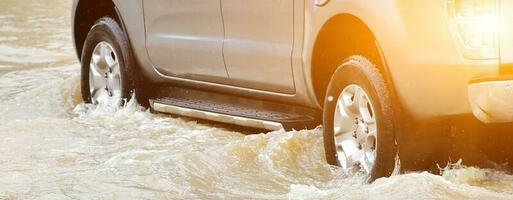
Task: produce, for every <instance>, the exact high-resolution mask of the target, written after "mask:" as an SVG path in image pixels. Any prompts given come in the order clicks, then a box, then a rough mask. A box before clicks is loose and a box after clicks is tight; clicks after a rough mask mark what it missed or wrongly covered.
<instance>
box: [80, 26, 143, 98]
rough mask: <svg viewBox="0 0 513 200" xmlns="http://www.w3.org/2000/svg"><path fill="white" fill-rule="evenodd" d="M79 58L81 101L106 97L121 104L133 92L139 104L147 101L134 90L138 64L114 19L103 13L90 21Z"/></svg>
mask: <svg viewBox="0 0 513 200" xmlns="http://www.w3.org/2000/svg"><path fill="white" fill-rule="evenodd" d="M81 58H82V59H81V65H82V69H81V85H82V86H81V89H82V97H83V100H84V102H86V103H93V104H98V103H101V102H102V101H104V100H105V99H107V98H109V100H114V101H117V102H119V104H118V105H120V106H122V105H124V104H126V103H127V102H129V101H130V100H132V97H133V96H136V97H137V100H138V102H139V103H140V104H142V105H146V104H148V98H145V96H144V95H142V93H141V92H137V91H136V84H137V82H136V81H139V80H140V78H138V77H137V73H136V72H137V70H138V65H137V64H136V62H135V61H134V58H133V56H132V50H131V48H130V45H129V42H128V39H127V36H126V34H125V33H124V32H123V30H122V29H121V26H120V25H119V24H118V22H116V21H115V20H114V19H112V18H110V17H103V18H101V19H99V20H98V21H97V22H96V23H95V24H94V25H93V27H92V28H91V29H90V31H89V33H88V35H87V38H86V40H85V43H84V49H83V51H82V56H81ZM140 90H141V89H140Z"/></svg>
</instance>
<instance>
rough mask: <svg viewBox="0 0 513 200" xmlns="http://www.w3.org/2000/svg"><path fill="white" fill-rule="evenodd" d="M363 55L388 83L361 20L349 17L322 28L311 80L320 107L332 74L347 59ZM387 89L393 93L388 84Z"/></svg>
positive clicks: (375, 46) (371, 37)
mask: <svg viewBox="0 0 513 200" xmlns="http://www.w3.org/2000/svg"><path fill="white" fill-rule="evenodd" d="M353 55H362V56H365V57H366V58H368V59H369V60H370V61H371V62H372V63H373V64H375V65H376V66H377V67H378V70H379V71H380V72H381V74H382V75H383V76H385V80H387V84H388V82H389V81H388V80H389V76H388V73H387V71H386V70H385V65H384V63H383V59H382V57H381V53H380V49H379V46H378V44H377V42H376V38H375V37H374V34H373V33H372V32H371V31H370V29H369V28H368V27H367V25H365V23H364V22H362V21H361V20H360V19H358V18H357V17H355V16H353V15H349V14H340V15H337V16H334V17H332V18H331V19H330V20H328V22H326V24H325V25H324V26H323V27H322V29H321V31H320V32H319V35H318V36H317V40H316V42H315V46H314V50H313V55H312V79H313V86H314V89H315V95H316V97H317V100H318V101H319V102H320V103H321V104H323V103H324V98H325V95H326V90H327V88H328V84H329V81H330V80H331V77H332V75H333V73H334V72H335V71H336V70H337V69H338V67H339V66H340V65H341V64H343V62H344V61H345V60H346V59H347V58H348V57H350V56H353ZM388 86H389V88H390V89H392V90H393V88H392V87H390V86H392V85H391V84H388Z"/></svg>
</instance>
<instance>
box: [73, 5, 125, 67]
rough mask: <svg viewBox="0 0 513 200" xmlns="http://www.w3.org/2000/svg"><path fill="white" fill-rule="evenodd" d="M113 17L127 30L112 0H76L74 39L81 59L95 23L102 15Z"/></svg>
mask: <svg viewBox="0 0 513 200" xmlns="http://www.w3.org/2000/svg"><path fill="white" fill-rule="evenodd" d="M105 16H108V17H112V18H113V19H114V20H115V21H116V22H118V23H119V24H120V26H121V28H122V29H123V31H125V26H124V23H123V20H122V17H121V15H120V14H119V11H118V9H117V7H116V4H115V2H114V1H112V0H76V2H75V5H74V12H73V16H72V17H73V18H72V24H73V26H72V31H73V41H74V45H75V49H76V53H77V55H78V59H79V60H81V56H82V50H83V47H84V42H85V39H86V37H87V34H88V33H89V30H90V29H91V27H92V26H93V25H94V23H95V22H96V21H97V20H98V19H100V18H102V17H105Z"/></svg>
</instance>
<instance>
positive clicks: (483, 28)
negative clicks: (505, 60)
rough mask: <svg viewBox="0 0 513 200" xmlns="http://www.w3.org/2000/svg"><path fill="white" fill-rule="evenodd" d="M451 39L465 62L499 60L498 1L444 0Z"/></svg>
mask: <svg viewBox="0 0 513 200" xmlns="http://www.w3.org/2000/svg"><path fill="white" fill-rule="evenodd" d="M447 13H448V17H449V24H450V28H451V30H452V32H453V35H454V37H455V38H456V39H457V40H458V41H459V43H460V44H461V46H462V49H463V54H464V56H465V57H467V58H468V59H496V58H498V57H499V47H498V46H499V41H498V40H499V35H498V34H499V2H498V0H447Z"/></svg>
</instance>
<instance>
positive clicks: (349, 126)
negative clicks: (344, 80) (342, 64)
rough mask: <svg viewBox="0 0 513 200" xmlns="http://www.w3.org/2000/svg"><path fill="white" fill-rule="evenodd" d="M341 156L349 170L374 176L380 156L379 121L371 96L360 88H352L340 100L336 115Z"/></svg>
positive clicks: (336, 132)
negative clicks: (372, 172)
mask: <svg viewBox="0 0 513 200" xmlns="http://www.w3.org/2000/svg"><path fill="white" fill-rule="evenodd" d="M333 119H334V123H333V127H334V137H335V145H336V149H337V157H338V161H339V163H340V165H341V167H342V168H343V169H345V170H353V169H358V170H362V171H363V172H365V173H366V174H370V172H371V171H372V169H373V167H374V163H375V160H376V155H377V151H376V149H377V145H378V143H377V138H378V137H377V136H378V135H377V134H378V131H377V121H376V115H375V112H374V106H373V105H372V102H371V101H370V98H369V95H368V94H367V93H366V92H365V90H364V89H363V88H362V87H360V86H358V85H354V84H352V85H349V86H347V87H346V88H344V90H343V91H342V93H341V94H340V96H339V98H338V99H337V104H336V109H335V113H334V118H333Z"/></svg>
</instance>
